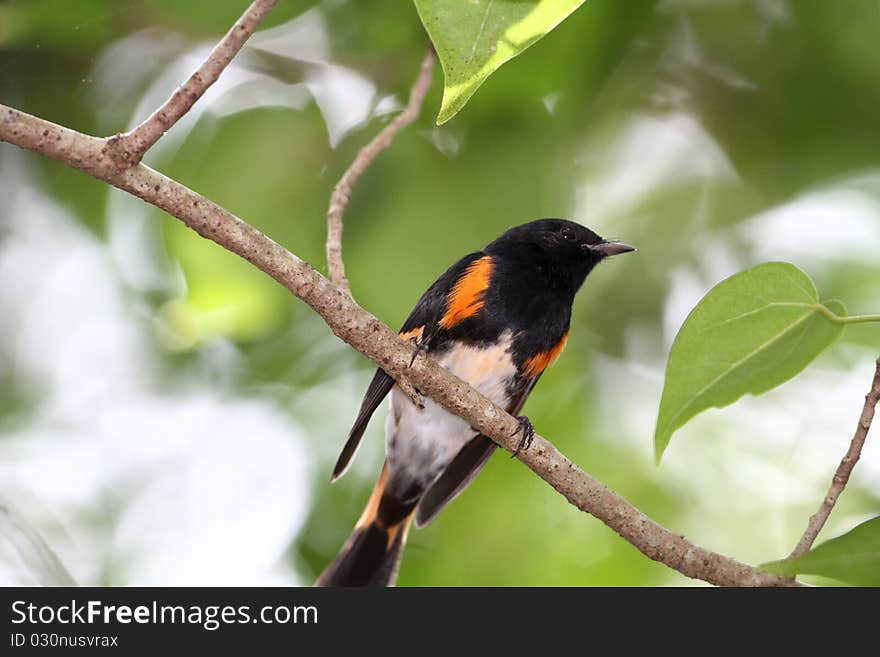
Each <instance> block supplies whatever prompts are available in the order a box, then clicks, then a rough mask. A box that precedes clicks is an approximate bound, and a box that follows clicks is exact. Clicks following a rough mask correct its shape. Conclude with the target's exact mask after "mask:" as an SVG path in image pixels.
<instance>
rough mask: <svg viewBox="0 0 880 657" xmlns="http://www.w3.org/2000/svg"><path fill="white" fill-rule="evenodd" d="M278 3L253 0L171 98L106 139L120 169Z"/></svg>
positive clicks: (204, 86)
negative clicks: (133, 124)
mask: <svg viewBox="0 0 880 657" xmlns="http://www.w3.org/2000/svg"><path fill="white" fill-rule="evenodd" d="M276 4H278V0H254V2H253V3H252V4H251V6H250V7H248V8H247V10H246V11H245V12H244V14H242V16H241V18H239V19H238V22H236V23H235V25H233V26H232V28H231V29H230V30H229V32H227V33H226V36H224V37H223V39H222V40H221V41H220V43H218V44H217V45H216V46H215V47H214V49H213V50H212V51H211V54H209V55H208V58H207V59H206V60H205V61H204V63H203V64H202V65H201V66H200V67H199V68H198V70H196V72H195V73H193V74H192V75H191V76H189V79H188V80H187V81H186V82H184V83H183V84H182V85H180V86H179V87H178V88H177V89H176V90H175V91H174V93H173V94H171V98H169V99H168V100H166V101H165V103H164V104H163V105H162V106H161V107H160V108H159V109H157V110H156V111H155V112H153V113H152V114H150V116H148V117H147V118H146V119H145V120H144V122H143V123H141V124H140V125H139V126H137V127H136V128H134V129H132V130H129V131H128V132H126V133H124V134H120V135H115V136H114V137H111V138H110V139H108V140H107V153H108V155H110V157H112V159H113V161H114V162H115V163H116V165H117V166H118V167H119V168H120V169H123V168H126V167H130V166H133V165H135V164H137V163H138V162H140V161H141V158H143V156H144V153H146V152H147V151H148V150H149V149H150V147H152V146H153V144H155V143H156V142H157V141H159V138H160V137H162V135H164V134H165V133H166V132H167V131H168V130H169V129H170V128H171V126H173V125H174V124H175V123H177V122H178V121H179V120H180V119H181V117H183V115H184V114H186V113H187V112H188V111H189V110H190V108H191V107H192V106H193V105H195V103H196V101H197V100H198V99H199V98H201V97H202V95H203V94H204V93H205V91H207V90H208V87H210V86H211V85H212V84H214V83H215V82H216V81H217V79H218V78H219V77H220V74H221V73H223V71H224V69H225V68H226V67H227V66H229V63H230V62H231V61H232V59H233V57H235V56H236V55H237V54H238V51H239V50H241V47H242V46H243V45H244V42H245V41H247V40H248V38H250V36H251V34H253V33H254V30H256V29H257V25H259V24H260V21H262V20H263V18H265V16H266V14H268V13H269V11H271V9H272V8H273V7H274V6H275V5H276Z"/></svg>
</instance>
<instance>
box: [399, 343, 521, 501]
mask: <svg viewBox="0 0 880 657" xmlns="http://www.w3.org/2000/svg"><path fill="white" fill-rule="evenodd" d="M503 338H504V339H502V340H501V342H500V344H499V345H497V346H493V347H457V348H455V349H452V350H450V351H448V352H446V353H445V354H442V355H441V356H439V357H438V362H439V363H440V365H442V366H443V367H444V368H446V369H448V370H449V371H451V372H452V373H453V374H455V375H456V376H457V377H459V378H460V379H462V380H463V381H466V382H467V383H469V384H470V385H471V386H473V387H474V388H476V389H477V390H479V391H480V392H481V393H483V394H484V395H485V396H486V397H488V398H489V399H491V400H492V401H493V402H495V403H496V404H498V405H499V406H502V407H504V406H507V404H508V401H509V400H508V393H507V390H508V385H509V384H510V382H511V381H512V380H513V378H514V376H515V375H516V367H515V366H514V364H513V360H512V358H511V354H510V352H509V348H510V344H511V340H510V335H505V336H503ZM476 435H477V432H476V431H474V430H473V429H472V428H471V426H470V425H469V424H468V423H467V422H466V421H465V420H462V419H461V418H460V417H458V416H457V415H453V414H452V413H450V412H448V411H446V410H445V409H443V408H442V407H441V406H439V405H438V404H436V403H435V402H433V401H431V400H430V399H428V398H427V397H426V398H425V399H424V408H418V407H417V406H415V405H414V404H413V403H412V402H411V401H410V400H409V398H408V397H407V396H406V395H405V394H403V393H402V392H401V391H400V389H399V388H398V387H397V386H394V388H393V389H392V391H391V412H390V413H389V414H388V422H387V425H386V451H387V455H388V467H389V483H390V485H391V486H392V488H393V489H394V491H395V493H397V494H398V495H399V496H400V497H401V498H404V499H406V498H409V497H411V496H413V495H417V494H420V493H421V492H422V491H424V490H425V489H426V488H427V487H428V486H430V485H431V483H433V482H434V480H435V479H436V478H437V477H438V476H440V474H441V473H442V472H443V470H444V469H445V468H446V466H447V465H449V463H450V461H452V459H453V458H454V457H455V455H456V454H457V453H458V451H459V450H460V449H461V448H462V447H463V446H464V445H465V444H466V443H467V442H468V441H469V440H471V439H472V438H474V436H476Z"/></svg>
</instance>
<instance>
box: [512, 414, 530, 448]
mask: <svg viewBox="0 0 880 657" xmlns="http://www.w3.org/2000/svg"><path fill="white" fill-rule="evenodd" d="M516 421H517V423H518V425H519V426H517V428H516V431H514V432H513V435H514V436H515V435H516V434H518V433H519V434H522V435H521V436H520V438H519V443H517V445H516V449H515V450H514V451H513V454H511V455H510V458H513V457H515V456H517V455H518V454H519V453H520V452H522V451H525V450H527V449H528V448H529V447H531V446H532V439H533V438H534V437H535V427H534V425H533V424H532V421H531V420H530V419H529V418H528V417H526V416H525V415H520V416H519V417H517V418H516Z"/></svg>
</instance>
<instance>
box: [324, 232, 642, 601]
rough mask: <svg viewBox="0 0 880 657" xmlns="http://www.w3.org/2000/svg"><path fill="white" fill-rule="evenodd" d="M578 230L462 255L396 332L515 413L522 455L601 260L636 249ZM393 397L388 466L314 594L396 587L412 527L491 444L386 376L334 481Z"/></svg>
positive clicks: (376, 380) (372, 387) (363, 411)
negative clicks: (577, 302)
mask: <svg viewBox="0 0 880 657" xmlns="http://www.w3.org/2000/svg"><path fill="white" fill-rule="evenodd" d="M634 250H635V249H634V248H633V247H632V246H629V245H628V244H624V243H621V242H615V241H609V240H606V239H603V238H602V237H600V236H599V235H597V234H596V233H594V232H593V231H592V230H590V229H588V228H586V227H585V226H583V225H582V224H579V223H576V222H573V221H568V220H565V219H556V218H548V219H537V220H534V221H530V222H528V223H524V224H521V225H518V226H515V227H513V228H510V229H509V230H507V231H506V232H504V233H503V234H502V235H501V236H500V237H498V238H497V239H495V240H494V241H492V242H491V243H489V244H488V245H487V246H486V247H485V248H483V249H482V250H480V251H475V252H473V253H470V254H468V255H466V256H464V257H463V258H462V259H461V260H459V261H458V262H456V263H455V264H454V265H452V266H451V267H450V268H449V269H447V270H446V272H445V273H443V275H441V276H440V278H438V279H437V280H436V281H435V282H434V283H433V284H432V285H431V286H430V287H429V288H428V290H427V291H426V292H425V293H424V294H423V295H422V297H421V298H420V299H419V300H418V302H417V303H416V305H415V307H414V308H413V310H412V312H411V313H410V315H409V317H408V318H407V319H406V321H405V322H404V324H403V326H402V327H401V329H400V331H399V335H400V336H401V337H402V338H404V339H407V340H410V341H411V342H412V344H413V360H414V359H415V358H416V356H417V355H418V354H419V353H420V352H424V353H426V354H427V356H428V357H430V358H433V359H435V360H436V361H437V362H438V363H439V364H440V365H441V366H442V367H444V368H446V369H447V370H449V371H450V372H452V373H453V374H455V375H456V376H458V377H459V378H461V379H462V380H464V381H465V382H467V383H468V384H470V385H471V386H472V387H474V388H476V389H477V390H478V391H480V392H481V393H482V394H483V395H485V396H486V397H488V398H489V399H490V400H492V401H493V402H494V403H495V404H497V405H498V406H500V407H502V408H504V409H505V410H507V412H508V413H510V414H511V415H514V416H517V419H518V421H519V423H520V431H521V434H520V440H519V444H518V449H517V451H519V450H521V449H527V448H528V446H529V444H530V443H531V439H532V436H533V434H534V428H533V427H532V423H531V421H530V420H529V419H528V417H526V416H519V413H520V411H521V410H522V407H523V404H525V401H526V399H527V398H528V396H529V394H530V393H531V391H532V390H533V389H534V387H535V384H536V383H537V382H538V380H539V379H540V378H541V375H542V374H543V372H544V371H545V370H546V369H547V367H549V366H550V365H551V364H552V363H553V362H554V361H555V360H556V359H557V358H558V357H559V355H560V354H561V352H562V350H563V349H564V347H565V344H566V341H567V340H568V333H569V324H570V321H571V312H572V305H573V302H574V298H575V294H576V293H577V291H578V290H579V289H580V287H581V286H582V285H583V283H584V281H585V280H586V278H587V276H588V274H589V273H590V272H591V271H592V270H593V268H594V267H595V266H596V265H598V264H599V263H600V262H602V261H603V260H605V259H606V258H608V257H610V256H614V255H618V254H622V253H627V252H630V251H634ZM389 392H390V393H391V403H390V410H389V413H388V417H387V421H386V427H385V433H386V440H385V452H386V458H385V462H384V464H383V466H382V469H381V472H380V474H379V477H378V481H377V482H376V485H375V487H374V488H373V492H372V494H371V495H370V498H369V500H368V502H367V505H366V508H365V509H364V511H363V513H362V514H361V516H360V518H359V519H358V521H357V523H356V524H355V527H354V530H353V532H352V533H351V535H350V537H349V538H348V540H347V541H346V542H345V544H344V545H343V546H342V548H341V550H340V551H339V554H338V555H337V556H336V558H335V559H333V560H332V562H331V563H330V564H329V565H328V566H327V567H326V568H325V570H324V571H323V572H322V573H321V575H320V576H319V577H318V579H317V581H316V583H315V584H316V586H393V585H394V584H395V582H396V579H397V573H398V569H399V565H400V561H401V556H402V553H403V547H404V544H405V542H406V537H407V533H408V531H409V528H410V525H411V524H412V523H413V522H415V525H416V527H424V526H425V525H426V524H428V523H429V522H430V521H431V520H433V519H434V518H435V517H436V515H437V514H438V513H439V512H440V511H441V510H442V509H443V508H444V507H445V506H446V505H447V504H449V502H451V501H452V499H453V498H455V497H456V496H457V495H458V494H459V493H461V492H462V491H463V490H464V488H465V487H466V486H467V485H468V484H469V483H470V482H471V481H472V480H473V478H474V477H475V476H476V475H477V474H478V473H479V472H480V470H481V469H482V467H483V466H484V465H485V464H486V462H487V461H488V459H489V457H490V456H491V455H492V453H493V452H494V451H495V448H496V444H495V443H494V442H493V441H492V440H491V439H489V438H487V437H486V436H484V435H482V434H480V433H479V432H478V431H476V430H475V429H473V428H472V427H471V426H470V425H469V424H468V422H467V421H466V420H463V419H461V418H460V417H458V416H456V415H454V414H452V413H450V412H449V411H447V410H445V409H444V408H442V407H441V406H440V405H439V404H437V403H435V402H434V401H432V400H431V399H428V398H425V397H421V398H420V397H418V396H417V395H419V393H418V391H415V392H416V395H413V394H412V391H410V392H409V393H407V392H405V391H403V390H402V389H401V388H400V387H399V386H398V385H396V384H395V381H394V379H392V378H391V377H390V376H389V375H388V374H386V373H385V372H384V371H383V370H382V369H381V368H380V369H378V370H377V371H376V373H375V375H374V376H373V379H372V381H371V382H370V384H369V386H368V387H367V391H366V394H365V396H364V398H363V401H362V403H361V406H360V410H359V412H358V414H357V417H356V418H355V421H354V424H353V426H352V428H351V431H350V433H349V436H348V440H347V442H346V443H345V446H344V447H343V449H342V452H341V454H340V456H339V459H338V461H337V462H336V466H335V467H334V469H333V476H332V481H336V480H337V479H339V477H341V476H342V475H343V474H344V473H345V471H346V469H347V468H348V466H349V465H350V463H351V461H352V459H353V458H354V456H355V452H356V451H357V449H358V446H359V444H360V442H361V439H362V438H363V435H364V431H365V430H366V428H367V424H368V422H369V421H370V418H371V417H372V415H373V413H374V412H375V410H376V409H377V408H378V406H379V404H380V403H381V402H382V401H383V400H384V398H385V397H386V396H387V395H388V393H389Z"/></svg>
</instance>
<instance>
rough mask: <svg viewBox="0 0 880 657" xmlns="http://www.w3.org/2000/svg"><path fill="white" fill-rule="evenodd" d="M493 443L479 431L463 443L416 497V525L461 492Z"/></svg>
mask: <svg viewBox="0 0 880 657" xmlns="http://www.w3.org/2000/svg"><path fill="white" fill-rule="evenodd" d="M540 378H541V375H540V374H538V376H536V377H534V378H531V379H529V380H528V381H527V382H526V383H525V385H524V386H523V388H522V390H521V392H520V393H519V394H517V395H516V396H515V397H514V398H513V399H512V400H511V402H510V404H509V405H508V407H507V412H508V413H510V414H511V415H514V416H516V415H518V414H519V412H520V411H521V410H522V407H523V405H524V404H525V403H526V399H528V396H529V394H530V393H531V392H532V388H534V387H535V384H536V383H537V382H538V379H540ZM496 447H498V445H497V444H496V443H495V442H493V441H492V439H490V438H487V437H486V436H484V435H483V434H479V435H478V436H476V437H475V438H473V439H472V440H471V441H470V442H468V443H467V444H466V445H465V446H464V447H462V448H461V450H460V451H459V452H458V454H456V456H455V458H454V459H452V462H451V463H450V464H449V465H448V466H446V469H445V470H444V471H443V474H441V475H440V476H439V477H438V478H437V480H436V481H435V482H434V483H433V484H431V487H430V488H428V490H427V491H425V494H424V495H423V496H422V499H421V500H420V501H419V505H418V507H417V508H416V527H424V526H425V525H427V524H428V523H429V522H431V521H432V520H433V519H434V517H435V516H436V515H437V514H438V513H440V511H442V510H443V507H445V506H446V505H447V504H449V503H450V502H451V501H452V500H453V499H454V498H455V497H456V496H457V495H458V494H459V493H461V491H463V490H464V489H465V488H466V487H467V485H468V484H469V483H471V481H473V479H474V477H476V476H477V474H478V473H479V472H480V470H482V469H483V466H484V465H486V462H487V461H488V460H489V457H490V456H492V453H493V452H494V451H495V448H496Z"/></svg>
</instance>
